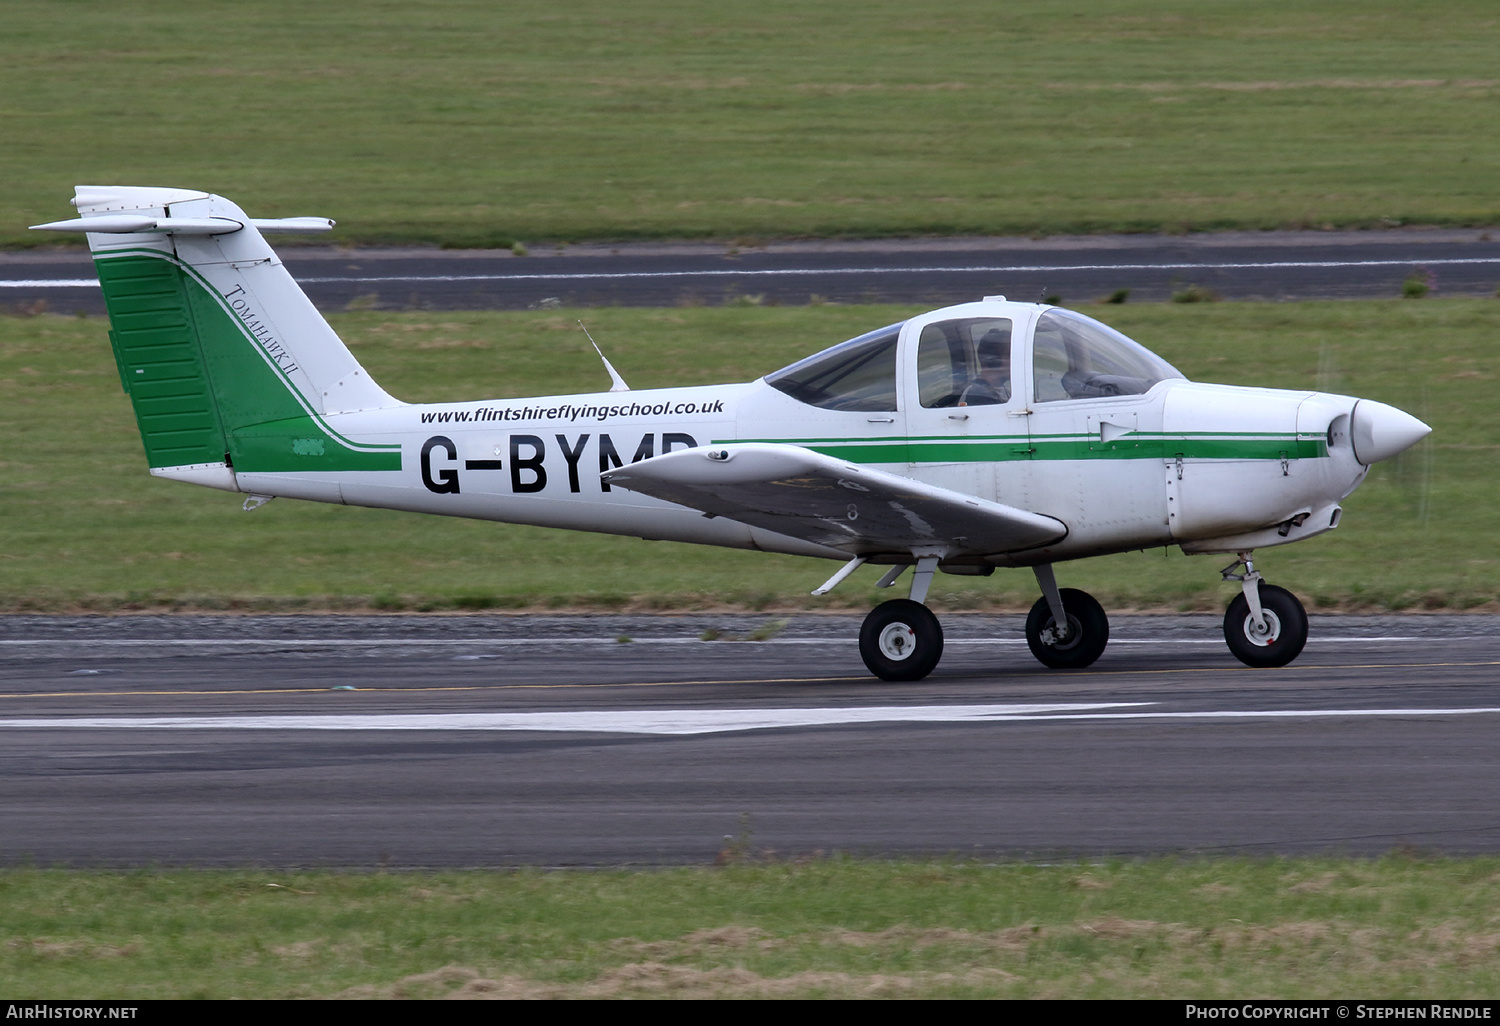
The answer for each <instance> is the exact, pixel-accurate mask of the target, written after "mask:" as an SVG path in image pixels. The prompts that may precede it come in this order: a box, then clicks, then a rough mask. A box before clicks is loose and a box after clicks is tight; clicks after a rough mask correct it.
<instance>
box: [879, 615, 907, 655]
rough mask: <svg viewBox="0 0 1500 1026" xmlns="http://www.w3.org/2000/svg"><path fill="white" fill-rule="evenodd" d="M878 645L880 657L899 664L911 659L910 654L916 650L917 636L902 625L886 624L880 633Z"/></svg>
mask: <svg viewBox="0 0 1500 1026" xmlns="http://www.w3.org/2000/svg"><path fill="white" fill-rule="evenodd" d="M878 644H879V646H880V654H881V655H883V656H885V657H886V658H887V659H889V660H891V661H892V662H900V661H901V660H903V659H909V658H911V654H912V653H913V652H915V651H916V650H917V635H916V632H915V631H913V630H912V629H911V628H910V627H909V626H907V625H906V624H904V623H891V624H886V626H885V629H884V630H882V631H881V632H880V638H879V642H878Z"/></svg>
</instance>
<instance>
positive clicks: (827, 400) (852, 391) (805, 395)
mask: <svg viewBox="0 0 1500 1026" xmlns="http://www.w3.org/2000/svg"><path fill="white" fill-rule="evenodd" d="M900 334H901V325H900V324H892V325H890V326H889V327H885V328H881V329H880V330H878V331H872V332H870V333H869V334H866V335H861V336H859V337H858V338H852V339H850V340H849V341H848V342H844V343H841V344H839V345H836V346H834V347H833V348H832V349H825V350H823V351H822V352H821V353H816V354H814V355H812V356H809V357H808V358H807V359H805V360H799V361H798V362H796V363H794V364H792V365H791V366H790V367H783V368H782V369H781V370H779V371H776V372H775V373H773V374H767V375H766V384H768V385H770V386H771V387H773V388H776V389H780V390H781V391H783V392H785V393H786V394H787V395H789V396H791V397H792V398H793V399H797V400H799V401H801V402H804V403H807V404H808V405H810V406H819V407H822V408H823V409H825V410H859V411H869V412H894V411H895V409H896V339H897V338H898V337H899V336H900Z"/></svg>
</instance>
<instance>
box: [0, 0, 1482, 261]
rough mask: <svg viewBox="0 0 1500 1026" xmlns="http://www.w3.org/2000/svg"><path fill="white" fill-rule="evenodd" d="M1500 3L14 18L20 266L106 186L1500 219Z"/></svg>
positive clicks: (695, 6)
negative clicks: (52, 226)
mask: <svg viewBox="0 0 1500 1026" xmlns="http://www.w3.org/2000/svg"><path fill="white" fill-rule="evenodd" d="M1497 51H1500V19H1496V17H1495V12H1494V7H1493V3H1492V2H1490V0H1446V2H1444V3H1441V4H1432V3H1411V2H1402V0H1320V2H1319V3H1315V4H1286V3H1282V2H1277V0H1216V2H1215V0H1209V2H1205V0H1149V2H1148V0H1074V2H1071V3H1066V4H1059V3H1054V2H1043V0H1016V2H1009V3H1005V4H994V3H986V2H981V0H933V2H932V3H929V4H926V5H924V6H923V7H922V9H921V10H920V11H916V10H914V9H913V8H912V7H911V5H910V4H909V3H906V2H905V0H865V2H863V3H860V4H857V5H850V4H842V3H826V2H825V3H811V4H809V3H804V2H795V3H794V2H790V0H767V2H763V3H759V4H751V5H723V4H720V5H714V4H705V3H702V2H689V0H637V2H634V3H630V4H621V3H618V2H613V0H576V2H572V3H569V4H566V5H563V6H559V5H557V4H555V3H550V2H547V3H544V2H539V0H512V2H508V3H504V4H494V3H486V2H483V0H428V2H424V3H422V4H407V3H397V2H394V0H370V2H366V3H360V4H334V3H313V4H309V3H305V2H290V0H261V2H257V3H253V4H229V3H222V2H219V3H212V2H211V3H202V2H191V3H189V2H185V0H150V2H146V0H109V2H104V0H93V2H90V0H7V3H6V4H5V12H4V31H3V32H0V142H3V145H0V181H4V182H5V185H6V187H5V189H4V191H3V193H0V245H22V246H25V245H39V244H41V243H43V242H50V241H54V240H52V239H51V238H50V237H40V236H38V235H37V234H36V233H31V234H30V235H28V234H27V233H26V232H25V231H24V230H23V226H24V225H27V224H34V223H37V222H39V221H44V220H55V219H58V218H62V217H65V216H67V213H68V207H67V206H66V201H67V199H68V197H69V195H70V194H71V188H72V186H74V185H75V184H79V183H85V184H101V185H102V184H135V185H172V186H179V187H184V188H200V189H207V190H211V191H216V192H220V193H223V194H225V195H228V196H231V197H233V198H235V199H236V200H238V201H240V202H242V203H243V204H244V205H245V206H246V207H247V209H249V210H250V212H251V213H253V214H255V215H256V216H262V217H271V216H278V215H290V214H304V213H313V214H321V215H325V216H331V217H334V218H337V219H338V220H339V221H340V222H342V224H341V227H340V229H339V233H338V235H337V239H338V240H339V241H342V242H355V243H378V242H395V241H401V242H408V241H422V242H432V243H442V244H451V245H464V246H473V245H509V244H510V243H511V241H512V240H514V239H525V240H533V241H534V240H537V239H585V238H601V237H608V238H639V237H652V238H660V237H703V236H711V237H717V238H724V239H754V238H765V237H771V236H778V237H779V236H799V235H806V236H824V235H830V234H840V235H856V236H870V235H890V234H911V233H954V232H958V233H994V232H1009V233H1014V232H1023V233H1025V232H1059V231H1142V230H1152V231H1155V230H1168V231H1185V230H1197V229H1218V228H1228V227H1239V228H1262V227H1272V226H1306V227H1318V226H1323V225H1361V226H1363V225H1373V226H1380V225H1389V224H1392V223H1396V222H1427V223H1440V224H1468V225H1478V224H1485V225H1491V224H1495V223H1496V222H1497V221H1500V200H1497V198H1496V193H1495V190H1494V187H1493V185H1494V183H1493V169H1494V168H1495V167H1496V166H1497V164H1500V134H1497V133H1495V132H1493V131H1488V130H1486V126H1490V125H1493V124H1494V123H1495V122H1496V119H1497V116H1500V108H1497V100H1500V72H1497V70H1496V62H1495V54H1496V52H1497Z"/></svg>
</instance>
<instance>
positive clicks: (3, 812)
mask: <svg viewBox="0 0 1500 1026" xmlns="http://www.w3.org/2000/svg"><path fill="white" fill-rule="evenodd" d="M773 620H774V618H773V617H770V616H715V615H707V614H704V615H692V616H660V617H605V616H571V617H560V616H558V617H533V616H464V617H352V616H351V617H344V616H328V617H280V616H278V617H230V616H225V617H117V618H108V617H84V618H65V617H4V618H0V823H3V830H0V863H3V864H9V865H16V864H34V865H53V864H66V865H148V864H168V865H171V864H186V865H200V866H249V865H266V866H311V865H331V866H358V867H375V866H391V867H408V866H432V867H438V866H504V865H515V864H526V865H547V866H591V865H620V864H643V865H665V864H695V863H696V864H706V863H710V862H712V861H713V860H714V859H715V858H716V857H717V856H718V855H719V853H720V852H722V851H724V850H725V849H726V848H731V847H737V848H741V849H743V848H746V847H748V848H750V849H751V850H754V851H757V852H763V851H767V850H769V851H774V852H775V853H777V854H778V855H780V856H785V857H795V856H798V855H805V854H810V853H813V852H818V851H821V852H834V851H839V852H851V853H864V854H891V853H908V854H948V855H956V856H961V857H984V858H988V857H996V858H1014V857H1019V858H1032V859H1039V858H1040V859H1044V858H1050V857H1056V856H1067V857H1075V856H1084V857H1095V856H1110V855H1114V856H1134V855H1144V854H1151V853H1162V852H1180V853H1223V852H1236V853H1250V854H1282V853H1286V854H1292V853H1305V852H1337V853H1350V854H1378V853H1382V852H1388V851H1391V850H1394V849H1409V850H1418V851H1436V852H1447V853H1453V854H1461V853H1469V852H1495V851H1500V806H1497V803H1496V802H1495V800H1494V795H1495V793H1496V790H1497V784H1500V746H1497V745H1496V744H1495V741H1494V738H1495V732H1496V727H1497V725H1500V617H1494V616H1425V615H1419V616H1399V617H1326V616H1325V617H1314V618H1313V629H1312V639H1311V641H1310V642H1309V644H1308V648H1307V650H1306V652H1305V653H1304V654H1303V656H1302V657H1301V658H1300V659H1299V660H1298V661H1297V662H1296V663H1294V664H1293V665H1292V666H1290V667H1287V668H1285V669H1281V670H1250V669H1247V668H1245V667H1243V666H1241V665H1240V664H1238V663H1237V662H1235V661H1234V660H1233V658H1232V657H1230V656H1229V654H1228V652H1227V650H1225V648H1224V647H1223V643H1222V639H1221V637H1220V634H1219V618H1218V617H1214V616H1174V617H1152V616H1117V617H1115V618H1114V622H1113V625H1112V638H1111V643H1110V647H1109V649H1108V650H1107V651H1106V652H1105V654H1104V656H1103V658H1101V660H1100V661H1099V662H1098V663H1097V664H1095V666H1094V667H1092V668H1091V669H1089V670H1087V671H1083V672H1076V673H1059V672H1055V671H1046V670H1044V669H1042V668H1041V667H1040V666H1039V665H1038V664H1036V663H1035V662H1033V660H1032V659H1031V656H1030V654H1029V653H1028V652H1027V650H1026V648H1025V644H1024V642H1023V641H1022V640H1021V618H1020V617H991V616H977V615H950V616H946V617H945V618H944V625H945V630H946V633H947V637H948V646H947V650H946V653H945V656H944V659H943V662H942V664H941V665H940V666H939V667H938V670H937V672H936V673H934V675H933V676H932V677H930V678H929V679H927V680H925V681H922V682H920V683H916V684H901V685H896V684H886V683H882V682H879V681H877V680H875V679H873V678H871V677H870V676H869V675H868V674H867V673H866V672H865V670H864V667H863V665H862V664H861V663H860V661H859V656H858V652H857V646H856V645H855V642H854V636H855V632H856V630H857V626H858V622H859V621H858V618H857V617H847V616H812V615H806V616H794V617H791V618H790V619H789V620H788V622H786V623H785V624H783V625H781V626H780V627H779V628H775V629H771V630H764V629H763V630H761V632H760V633H761V634H763V635H764V634H770V635H772V636H771V637H769V638H767V639H765V640H760V641H752V640H738V639H745V638H748V637H749V636H751V635H752V634H754V633H755V632H756V631H757V629H758V628H765V627H766V626H767V624H768V623H771V622H772V621H773ZM715 635H717V637H714V636H715ZM706 637H711V638H714V640H703V639H704V638H706Z"/></svg>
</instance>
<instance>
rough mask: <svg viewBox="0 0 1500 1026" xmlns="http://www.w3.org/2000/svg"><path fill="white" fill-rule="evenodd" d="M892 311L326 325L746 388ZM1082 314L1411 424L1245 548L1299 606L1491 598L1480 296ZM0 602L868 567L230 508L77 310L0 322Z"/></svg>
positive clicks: (379, 356) (644, 377) (493, 595)
mask: <svg viewBox="0 0 1500 1026" xmlns="http://www.w3.org/2000/svg"><path fill="white" fill-rule="evenodd" d="M912 312H914V310H913V308H901V307H855V306H850V307H841V306H821V307H803V308H766V307H745V308H722V307H691V308H682V309H675V310H638V309H596V310H589V311H537V312H517V313H442V314H432V313H418V314H389V313H378V312H360V313H348V314H342V315H339V316H336V317H334V318H333V321H334V324H335V327H336V328H337V329H338V330H339V331H340V332H341V334H343V336H344V337H345V338H346V339H347V340H348V341H349V342H350V344H351V346H352V347H353V349H354V351H355V352H356V354H357V355H358V356H359V357H360V359H361V360H362V361H363V362H365V364H366V365H367V367H368V368H369V369H370V371H371V372H372V373H373V374H374V376H375V377H376V379H377V380H379V381H381V382H382V383H383V384H385V385H386V386H387V387H388V388H389V389H390V390H391V391H392V392H393V393H395V394H396V395H397V396H399V397H400V398H403V399H408V400H412V401H436V400H440V399H479V398H485V397H490V398H493V397H499V396H517V395H537V394H547V393H549V392H550V393H557V392H565V391H573V390H577V389H580V388H591V387H599V388H603V387H605V386H606V384H607V379H606V377H605V375H604V371H603V369H602V368H601V367H600V366H599V363H598V358H597V357H596V356H594V354H593V352H592V350H591V349H590V348H589V346H588V342H587V341H586V340H585V339H584V337H583V335H582V333H581V332H579V331H578V328H577V324H576V322H575V317H576V316H578V315H580V314H581V315H582V316H584V317H585V318H586V320H587V322H588V324H589V326H590V329H591V330H592V331H593V332H594V335H595V337H596V338H598V339H600V341H601V342H602V343H603V344H604V345H605V346H606V348H607V351H608V352H609V354H610V356H611V358H612V359H613V361H614V363H615V364H616V366H617V367H619V368H620V370H621V372H622V373H623V374H624V375H625V376H626V378H627V380H629V381H630V382H631V383H632V384H633V385H634V386H636V387H638V388H644V387H654V386H664V385H692V384H701V383H710V382H717V381H725V380H729V381H733V380H748V379H751V378H754V377H756V376H758V375H760V374H762V373H765V372H766V371H769V370H772V369H774V368H776V367H778V366H780V365H783V364H785V363H788V362H790V361H792V360H793V359H795V358H797V357H799V356H802V355H804V354H806V353H809V352H812V351H814V350H816V349H818V348H821V347H822V346H825V345H828V344H831V343H832V342H835V341H838V340H841V339H843V338H846V337H849V336H852V335H854V334H856V333H858V332H860V331H862V330H864V329H867V328H869V327H870V326H872V325H879V324H885V323H889V322H890V321H892V320H895V319H897V318H899V317H901V316H904V315H907V314H909V313H912ZM1091 312H1093V313H1095V314H1097V315H1099V316H1100V317H1101V318H1102V319H1104V320H1106V321H1108V322H1109V323H1112V324H1114V325H1116V326H1118V327H1120V328H1121V329H1122V330H1124V331H1126V332H1127V333H1129V334H1131V335H1133V336H1134V337H1136V338H1138V339H1140V340H1141V341H1142V342H1144V343H1145V344H1146V345H1147V346H1149V347H1151V348H1154V349H1155V350H1157V351H1158V352H1160V353H1161V354H1162V355H1163V356H1165V357H1167V358H1168V359H1170V360H1172V361H1173V362H1174V363H1175V364H1176V365H1177V366H1178V367H1180V368H1181V369H1182V370H1183V371H1184V372H1185V373H1186V374H1188V375H1189V376H1190V377H1193V378H1195V379H1198V380H1205V381H1224V382H1230V383H1234V384H1246V385H1266V386H1273V387H1318V388H1322V389H1325V390H1329V391H1341V392H1346V393H1350V394H1354V395H1359V396H1363V397H1367V398H1371V399H1378V400H1381V401H1384V402H1389V403H1392V404H1394V405H1396V406H1399V407H1401V408H1403V409H1406V410H1409V411H1410V412H1412V413H1414V414H1416V415H1417V416H1420V417H1422V418H1423V419H1425V420H1427V421H1428V422H1429V423H1430V424H1431V425H1432V426H1433V428H1434V434H1433V436H1432V438H1431V439H1430V440H1429V441H1428V442H1426V443H1423V445H1422V446H1420V447H1418V448H1416V449H1414V450H1412V451H1410V452H1408V453H1406V454H1404V455H1403V456H1401V457H1398V458H1397V459H1395V460H1391V461H1388V462H1386V463H1382V464H1379V465H1377V466H1376V468H1375V469H1374V470H1373V471H1372V473H1371V475H1370V479H1369V480H1368V481H1366V482H1365V484H1363V485H1362V486H1361V487H1360V489H1359V490H1358V491H1356V492H1355V493H1354V494H1353V495H1352V496H1351V497H1350V498H1349V499H1348V500H1347V502H1346V503H1345V510H1346V512H1345V517H1344V521H1343V525H1342V526H1341V527H1340V528H1339V530H1337V531H1335V532H1333V533H1332V534H1329V535H1325V536H1323V537H1321V538H1317V539H1314V540H1312V541H1309V542H1306V543H1303V544H1299V545H1294V546H1288V547H1286V548H1282V549H1268V550H1264V551H1263V552H1262V553H1261V554H1260V558H1259V559H1257V561H1256V562H1257V566H1258V568H1260V569H1261V570H1262V572H1264V573H1265V574H1266V575H1267V576H1268V578H1269V579H1270V580H1272V581H1273V582H1276V583H1279V584H1281V585H1283V586H1285V587H1288V588H1291V589H1292V590H1293V591H1295V592H1297V593H1298V594H1300V595H1301V596H1303V597H1304V599H1305V600H1306V601H1307V603H1308V605H1309V606H1310V607H1312V608H1315V609H1317V608H1324V609H1327V608H1342V609H1373V610H1386V609H1418V610H1420V609H1469V608H1488V609H1494V608H1496V602H1497V584H1496V582H1497V581H1500V555H1497V553H1500V544H1497V543H1500V522H1497V520H1496V518H1495V515H1494V510H1495V509H1496V508H1500V441H1497V440H1496V438H1495V436H1494V435H1492V434H1490V433H1489V432H1490V427H1491V425H1490V423H1489V422H1490V419H1491V417H1490V415H1491V413H1492V412H1493V410H1494V408H1495V401H1494V390H1495V387H1496V377H1497V371H1496V366H1495V362H1494V358H1493V353H1492V352H1491V350H1492V348H1493V340H1494V339H1495V338H1496V337H1500V303H1497V302H1495V301H1493V300H1440V301H1437V300H1422V301H1418V302H1411V301H1401V300H1391V301H1387V302H1325V303H1289V304H1257V303H1200V304H1189V305H1176V304H1165V303H1164V304H1154V305H1130V304H1127V305H1125V306H1100V307H1095V308H1091ZM0 436H3V437H4V438H5V439H6V440H7V445H6V449H5V451H4V452H3V453H0V609H4V610H11V611H20V610H45V611H61V610H72V609H85V610H87V609H93V610H101V611H115V610H130V609H145V610H171V609H207V610H214V609H245V610H255V609H297V608H312V609H341V608H352V609H386V610H399V609H416V610H444V609H462V610H472V609H486V608H498V609H519V608H528V609H557V608H583V609H618V608H625V607H628V608H635V609H678V608H704V607H707V608H713V607H715V606H718V605H726V606H731V607H737V608H749V609H767V608H776V609H827V608H833V609H841V608H864V607H866V606H867V605H869V604H871V603H872V602H873V601H875V600H876V596H879V595H882V594H883V593H879V592H877V591H875V590H874V588H873V584H874V580H875V578H876V576H878V575H877V574H876V572H875V571H873V570H864V571H860V572H859V573H858V574H856V575H855V577H854V578H852V579H851V580H850V581H848V582H846V583H845V584H844V585H843V586H841V587H840V588H839V589H838V590H837V591H835V592H834V593H833V594H832V595H829V596H825V597H822V598H813V597H811V596H810V595H809V594H808V592H810V591H811V590H812V589H813V588H814V587H816V586H817V585H818V584H820V583H821V582H822V581H823V580H824V579H825V578H826V577H827V576H828V574H829V573H830V572H831V571H832V570H833V568H834V564H832V563H829V562H826V561H823V560H811V559H801V558H796V557H790V556H787V557H783V556H770V555H765V554H760V553H749V552H739V551H731V550H722V549H713V548H705V547H695V546H686V545H679V544H674V543H669V542H645V541H641V540H638V539H629V538H618V537H614V536H606V535H590V534H576V533H569V532H561V531H549V530H545V529H540V528H528V527H516V526H510V525H501V524H491V523H482V522H477V521H464V520H450V519H446V518H440V517H422V516H417V515H414V514H405V513H396V512H390V511H381V510H366V509H354V508H348V507H342V506H323V505H318V504H313V503H301V502H296V501H294V500H287V499H281V500H277V501H276V502H273V503H271V504H270V505H268V506H265V507H263V508H261V509H259V510H256V511H255V512H252V513H245V512H242V511H241V510H240V508H239V507H240V497H239V496H234V495H229V494H225V493H222V492H216V491H212V490H208V489H200V488H193V487H190V486H187V485H182V484H177V483H172V482H165V481H160V480H157V479H153V478H151V477H150V476H149V475H148V474H147V473H146V466H145V461H144V458H143V456H142V455H141V448H140V441H139V438H138V436H137V434H136V431H135V426H134V419H133V417H132V414H131V411H130V407H129V404H128V401H127V400H126V398H125V396H124V395H123V394H121V392H120V386H119V378H118V375H117V373H116V371H115V368H114V363H113V360H112V359H111V357H110V354H109V344H108V342H107V340H106V338H105V322H104V320H103V319H102V318H69V317H58V316H39V317H31V318H21V317H0ZM1223 562H1227V557H1223V558H1221V557H1217V556H1213V557H1193V558H1189V557H1185V556H1182V555H1181V554H1180V553H1177V552H1176V550H1171V551H1170V552H1168V553H1167V554H1166V556H1165V558H1164V556H1163V551H1162V550H1159V549H1158V550H1154V551H1153V552H1150V553H1131V554H1125V555H1120V556H1112V557H1107V558H1102V559H1095V560H1085V561H1080V562H1077V563H1069V564H1064V565H1063V566H1062V567H1061V568H1060V569H1059V577H1060V579H1061V581H1062V583H1063V584H1064V585H1065V586H1070V587H1082V588H1085V589H1087V590H1089V591H1091V592H1093V593H1094V594H1096V595H1097V596H1099V598H1100V599H1101V601H1103V602H1104V604H1105V605H1106V606H1107V607H1109V608H1112V609H1127V608H1155V609H1160V608H1166V609H1205V610H1207V609H1219V608H1222V606H1223V603H1224V602H1226V601H1227V600H1228V598H1229V597H1231V594H1232V589H1231V586H1227V585H1223V584H1221V583H1220V582H1219V579H1218V574H1217V573H1216V571H1217V569H1218V567H1219V565H1220V564H1221V563H1223ZM1035 597H1036V585H1035V582H1034V581H1033V580H1032V578H1031V575H1030V573H1029V572H1026V571H999V572H997V573H996V575H995V576H994V577H992V578H988V579H964V578H955V577H947V576H940V577H939V578H938V580H937V581H936V582H935V584H934V591H933V595H932V602H933V604H934V605H935V606H936V607H938V608H940V609H985V608H1026V607H1029V606H1030V604H1031V603H1032V602H1033V601H1034V600H1035Z"/></svg>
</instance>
